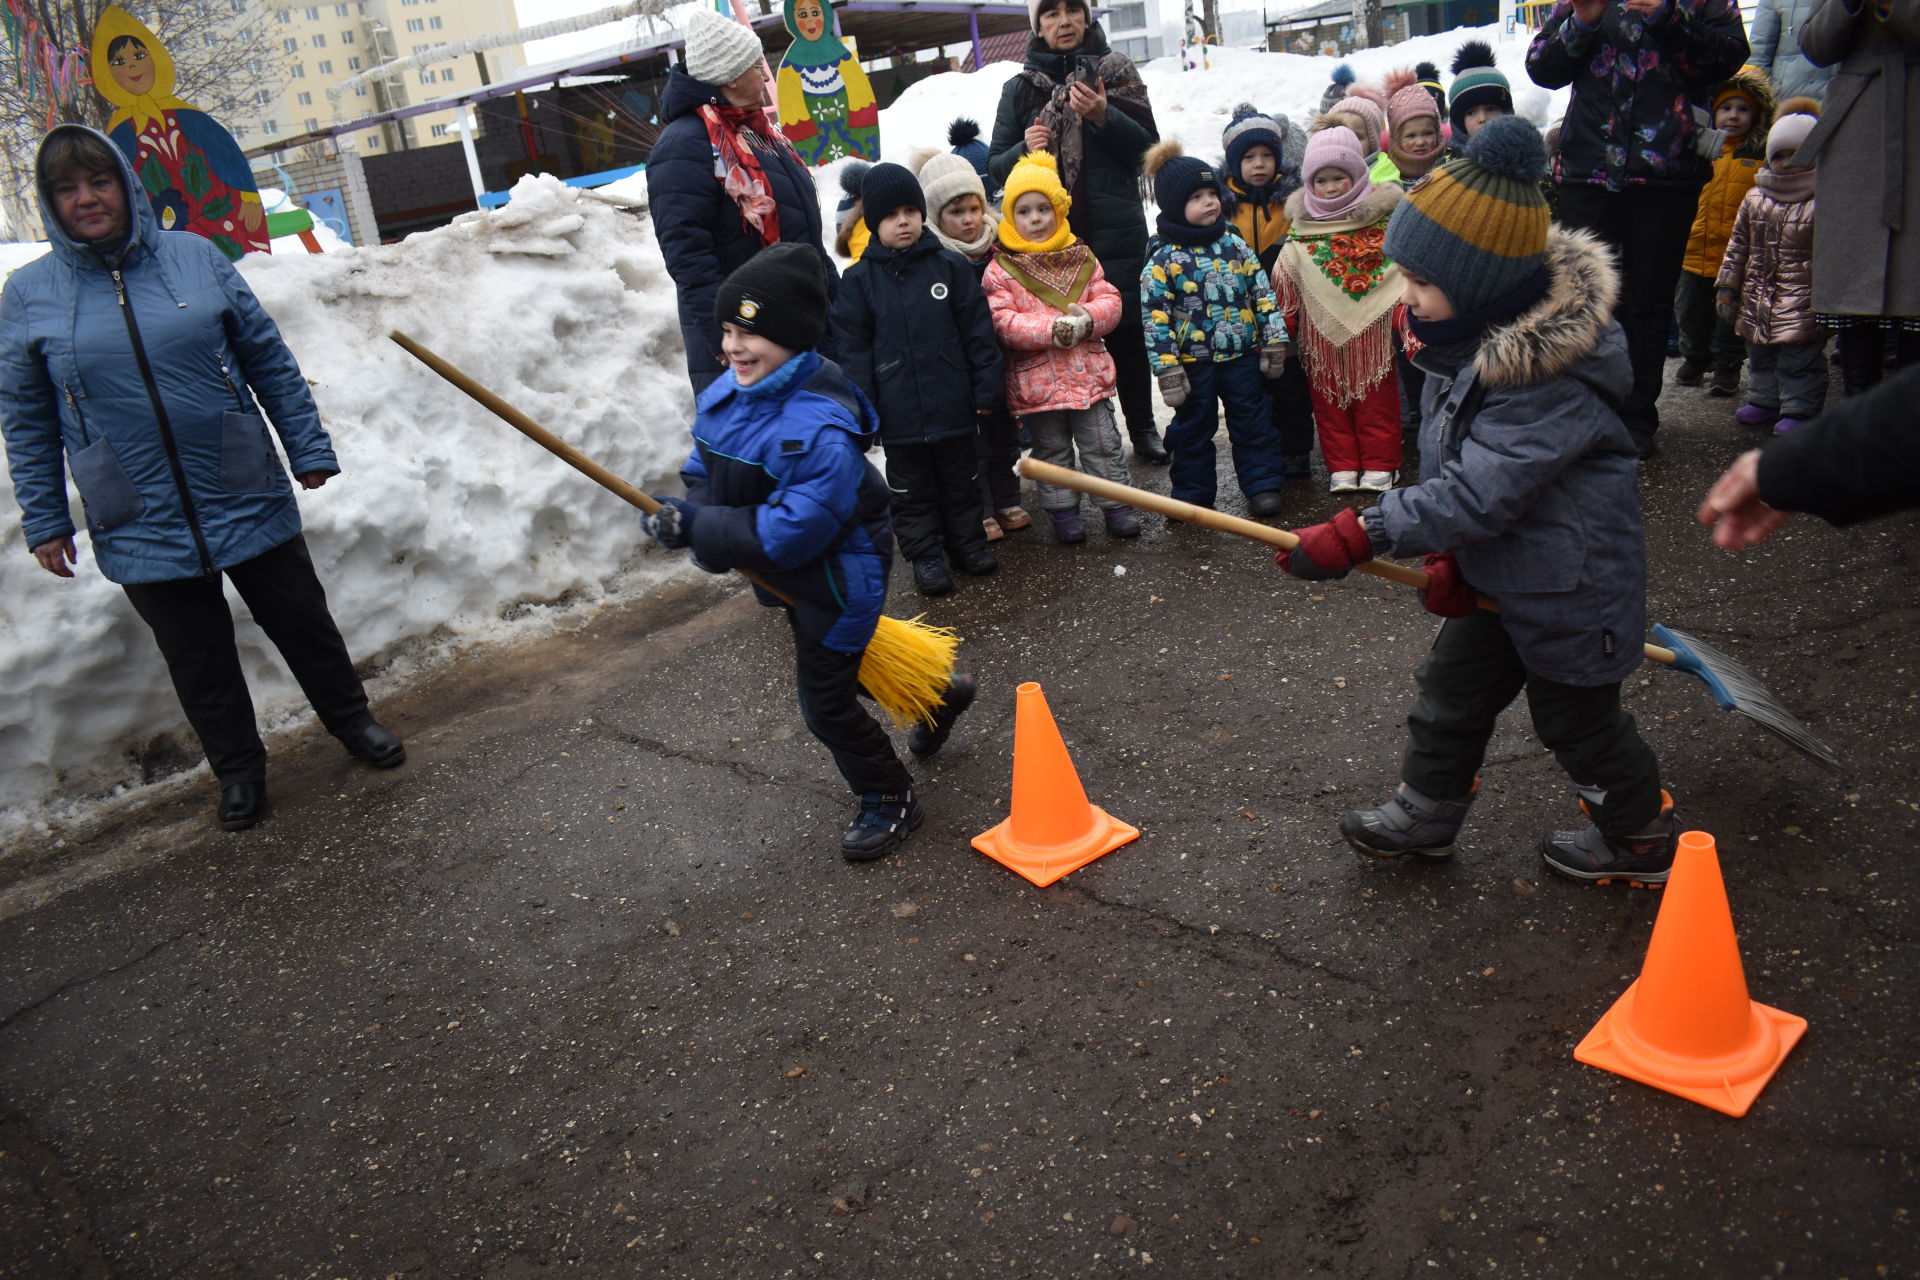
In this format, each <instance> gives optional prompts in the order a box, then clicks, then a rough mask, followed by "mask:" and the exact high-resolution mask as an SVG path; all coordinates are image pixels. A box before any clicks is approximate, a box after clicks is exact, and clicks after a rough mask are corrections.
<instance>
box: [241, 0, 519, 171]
mask: <svg viewBox="0 0 1920 1280" xmlns="http://www.w3.org/2000/svg"><path fill="white" fill-rule="evenodd" d="M262 12H263V15H264V16H265V18H266V20H267V22H268V26H269V29H270V30H271V31H272V33H273V35H274V38H275V42H276V43H277V44H278V45H279V47H280V53H281V62H280V77H279V80H280V87H279V91H278V92H275V91H274V90H273V89H272V88H265V89H261V90H259V91H258V92H257V94H256V95H255V98H256V100H255V104H254V105H255V107H256V108H257V111H256V114H254V115H253V116H251V117H243V118H236V119H235V120H233V121H232V122H230V123H231V125H232V128H233V132H234V135H235V136H236V137H237V138H238V139H239V140H240V145H241V146H242V147H243V148H245V149H246V150H248V151H255V150H257V149H259V148H262V147H266V146H270V145H272V143H273V142H274V140H275V139H276V138H286V139H288V140H289V141H291V140H293V139H297V138H301V137H303V136H306V135H310V134H312V133H314V132H315V131H316V130H319V129H322V128H325V127H327V126H329V125H332V124H338V123H342V122H346V121H351V120H357V119H361V118H363V117H365V116H371V115H375V114H378V113H380V112H382V111H389V110H392V109H393V108H395V107H403V106H408V105H411V104H413V103H416V102H425V101H429V100H432V99H436V98H443V97H447V96H449V95H451V94H454V93H458V92H460V91H461V90H464V89H473V88H477V87H479V85H480V84H481V83H482V67H483V66H484V69H485V80H486V82H488V83H490V82H492V81H495V80H499V79H502V78H504V76H505V74H506V73H507V72H508V71H511V70H513V69H514V68H517V67H520V66H522V65H524V64H525V61H526V59H525V55H524V53H523V50H522V47H521V46H520V45H508V46H506V47H503V48H499V49H489V50H486V51H485V52H482V53H470V54H467V55H465V56H463V57H459V58H454V59H451V60H449V61H446V62H437V63H434V64H432V65H431V66H425V67H418V68H415V69H413V70H410V71H406V72H403V73H401V74H400V75H399V76H396V77H391V78H387V79H382V80H377V81H375V82H373V83H371V84H364V83H363V84H359V85H356V86H355V87H354V88H353V89H351V90H349V91H348V92H347V93H346V94H345V95H344V96H342V97H341V98H339V99H338V100H335V99H332V98H329V97H328V96H327V89H328V88H329V87H330V86H332V85H334V84H337V83H338V82H340V81H342V80H345V79H347V78H348V77H350V76H356V75H359V74H360V73H361V72H363V71H367V70H370V69H371V68H373V67H376V66H379V65H380V64H381V63H383V62H388V61H391V60H392V59H394V58H400V57H406V56H408V55H409V54H415V53H424V52H426V51H427V50H429V49H432V48H434V47H436V46H439V45H444V44H456V43H458V42H460V41H463V40H470V39H473V38H474V37H476V36H483V35H490V34H492V33H494V32H499V31H511V30H513V29H514V28H516V27H518V26H519V25H520V24H519V19H518V18H517V16H516V15H515V13H514V7H513V0H339V2H330V3H326V4H312V5H301V4H294V5H288V6H284V7H282V6H280V5H278V4H276V3H275V2H274V0H266V2H265V3H264V4H263V6H262ZM482 60H484V63H483V61H482ZM456 116H457V113H456V112H453V111H438V112H432V113H429V114H426V115H420V116H414V117H411V118H409V119H407V120H404V121H398V122H394V123H389V124H383V125H379V126H377V127H375V128H371V129H362V130H359V131H356V132H355V133H352V134H348V135H342V136H341V138H340V142H341V144H342V145H351V146H352V147H354V148H355V149H356V150H358V151H359V152H360V153H361V154H363V155H368V156H375V155H385V154H387V153H388V152H391V151H399V150H405V149H408V148H411V147H424V146H433V145H436V144H438V143H443V142H456V141H458V140H459V135H458V134H457V133H456V132H455V131H453V130H452V129H451V128H450V126H451V125H452V124H453V122H454V120H455V118H456Z"/></svg>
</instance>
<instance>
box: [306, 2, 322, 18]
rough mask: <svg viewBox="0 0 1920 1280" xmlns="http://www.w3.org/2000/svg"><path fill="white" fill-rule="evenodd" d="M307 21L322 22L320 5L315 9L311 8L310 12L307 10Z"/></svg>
mask: <svg viewBox="0 0 1920 1280" xmlns="http://www.w3.org/2000/svg"><path fill="white" fill-rule="evenodd" d="M307 21H308V22H318V21H320V8H319V6H318V5H316V6H314V7H313V8H311V9H308V10H307Z"/></svg>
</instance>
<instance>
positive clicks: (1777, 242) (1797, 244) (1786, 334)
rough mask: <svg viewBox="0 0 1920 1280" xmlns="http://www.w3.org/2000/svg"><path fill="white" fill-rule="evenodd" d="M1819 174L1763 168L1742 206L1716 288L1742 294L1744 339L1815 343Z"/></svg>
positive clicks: (1737, 324)
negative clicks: (1816, 180) (1816, 190)
mask: <svg viewBox="0 0 1920 1280" xmlns="http://www.w3.org/2000/svg"><path fill="white" fill-rule="evenodd" d="M1813 205H1814V200H1813V174H1812V172H1811V171H1807V172H1801V173H1787V174H1776V173H1775V172H1774V171H1773V170H1772V169H1770V168H1769V169H1763V170H1761V171H1760V176H1759V178H1758V179H1757V180H1756V181H1755V184H1754V188H1753V190H1751V191H1749V192H1747V198H1746V199H1745V200H1744V201H1742V202H1741V204H1740V212H1739V214H1738V215H1737V216H1736V217H1735V218H1734V222H1733V235H1732V237H1731V238H1730V239H1729V240H1728V241H1727V257H1726V261H1725V262H1724V263H1722V264H1721V267H1720V277H1719V279H1718V280H1716V281H1715V282H1714V283H1715V287H1716V288H1719V289H1732V290H1734V291H1735V292H1737V293H1738V294H1739V295H1740V314H1739V317H1738V318H1737V319H1736V320H1735V321H1734V324H1733V328H1734V332H1736V333H1738V334H1739V335H1740V339H1741V341H1743V342H1760V343H1767V344H1770V345H1775V344H1779V343H1786V342H1813V341H1816V340H1818V339H1820V338H1821V337H1823V336H1824V334H1823V333H1822V332H1821V329H1820V326H1819V325H1817V324H1815V323H1814V320H1813Z"/></svg>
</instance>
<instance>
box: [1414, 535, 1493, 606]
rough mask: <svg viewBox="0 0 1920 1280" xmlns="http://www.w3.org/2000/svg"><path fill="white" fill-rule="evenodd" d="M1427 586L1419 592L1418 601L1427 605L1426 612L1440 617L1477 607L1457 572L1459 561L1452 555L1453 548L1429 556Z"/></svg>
mask: <svg viewBox="0 0 1920 1280" xmlns="http://www.w3.org/2000/svg"><path fill="white" fill-rule="evenodd" d="M1423 567H1424V568H1425V569H1426V571H1427V589H1426V590H1425V591H1422V592H1421V593H1420V603H1421V604H1423V605H1425V606H1427V612H1428V613H1437V614H1439V615H1440V616H1441V617H1443V618H1464V617H1466V616H1468V615H1469V614H1471V613H1472V612H1473V611H1474V610H1475V609H1477V608H1479V607H1480V606H1479V603H1478V602H1477V601H1476V600H1475V599H1474V595H1473V588H1472V587H1470V586H1468V585H1467V580H1466V579H1465V578H1463V577H1461V576H1460V562H1459V561H1458V560H1455V559H1454V558H1453V552H1451V551H1446V552H1442V553H1441V554H1439V555H1437V556H1428V557H1427V562H1426V564H1425V566H1423Z"/></svg>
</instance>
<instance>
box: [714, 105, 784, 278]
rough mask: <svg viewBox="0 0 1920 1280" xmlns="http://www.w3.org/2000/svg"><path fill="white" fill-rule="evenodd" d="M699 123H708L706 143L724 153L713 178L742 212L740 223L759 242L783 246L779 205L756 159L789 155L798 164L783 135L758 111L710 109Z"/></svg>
mask: <svg viewBox="0 0 1920 1280" xmlns="http://www.w3.org/2000/svg"><path fill="white" fill-rule="evenodd" d="M700 118H701V119H702V120H704V121H705V122H706V125H707V139H708V141H710V142H712V143H713V146H714V149H715V150H716V151H718V152H719V153H720V155H719V158H718V159H717V160H716V161H715V163H714V177H716V178H718V179H719V180H720V186H721V189H722V190H724V191H725V192H726V193H727V195H729V196H730V197H732V199H733V202H734V203H735V204H737V205H739V206H740V221H741V222H742V223H743V224H745V226H746V228H747V230H748V231H751V232H753V233H754V234H755V235H757V236H759V237H760V243H761V244H777V243H779V241H780V205H779V202H778V201H776V200H775V199H774V198H773V188H772V186H771V185H770V184H769V183H768V182H767V172H766V170H765V169H764V168H762V167H761V164H760V156H759V154H756V153H761V152H764V153H766V154H768V155H777V154H779V152H780V151H781V150H785V151H786V152H787V154H789V155H793V156H794V157H795V159H798V158H799V157H798V155H797V154H796V153H795V152H794V150H793V144H792V143H790V142H788V141H787V139H786V135H785V134H782V133H781V132H780V131H779V130H777V129H770V128H768V127H767V113H766V112H765V111H762V110H760V109H759V108H757V107H735V106H725V107H716V106H712V105H708V106H704V107H701V108H700Z"/></svg>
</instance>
